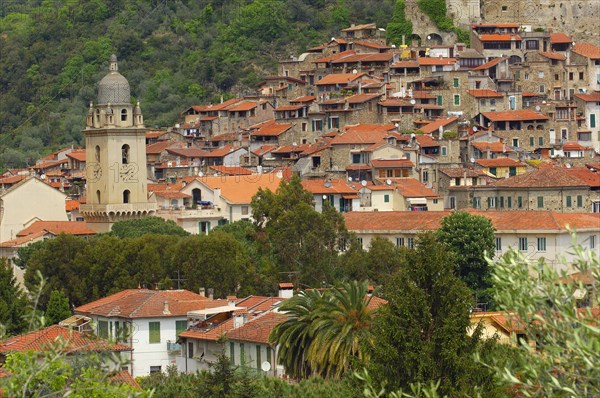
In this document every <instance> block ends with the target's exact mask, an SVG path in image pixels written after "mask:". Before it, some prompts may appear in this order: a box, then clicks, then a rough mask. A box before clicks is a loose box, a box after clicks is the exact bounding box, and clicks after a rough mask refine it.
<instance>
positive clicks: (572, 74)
mask: <svg viewBox="0 0 600 398" xmlns="http://www.w3.org/2000/svg"><path fill="white" fill-rule="evenodd" d="M574 75H575V74H574V73H573V72H569V80H573V79H574Z"/></svg>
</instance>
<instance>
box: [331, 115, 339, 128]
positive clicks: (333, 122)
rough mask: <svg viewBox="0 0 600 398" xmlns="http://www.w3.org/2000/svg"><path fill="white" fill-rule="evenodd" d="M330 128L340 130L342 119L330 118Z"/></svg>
mask: <svg viewBox="0 0 600 398" xmlns="http://www.w3.org/2000/svg"><path fill="white" fill-rule="evenodd" d="M329 128H330V129H339V128H340V118H339V117H337V116H331V117H329Z"/></svg>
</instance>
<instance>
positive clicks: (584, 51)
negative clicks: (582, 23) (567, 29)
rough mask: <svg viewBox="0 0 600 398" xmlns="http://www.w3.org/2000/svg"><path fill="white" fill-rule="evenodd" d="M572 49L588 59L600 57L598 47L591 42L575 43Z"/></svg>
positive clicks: (599, 48)
mask: <svg viewBox="0 0 600 398" xmlns="http://www.w3.org/2000/svg"><path fill="white" fill-rule="evenodd" d="M572 51H573V52H574V53H576V54H579V55H582V56H584V57H586V58H590V59H594V60H595V59H600V47H598V46H596V45H594V44H592V43H576V44H575V45H574V46H573V49H572Z"/></svg>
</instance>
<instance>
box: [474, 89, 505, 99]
mask: <svg viewBox="0 0 600 398" xmlns="http://www.w3.org/2000/svg"><path fill="white" fill-rule="evenodd" d="M468 93H469V94H471V95H472V96H473V97H475V98H502V97H504V96H503V95H502V94H500V93H499V92H497V91H496V90H489V89H475V90H469V91H468Z"/></svg>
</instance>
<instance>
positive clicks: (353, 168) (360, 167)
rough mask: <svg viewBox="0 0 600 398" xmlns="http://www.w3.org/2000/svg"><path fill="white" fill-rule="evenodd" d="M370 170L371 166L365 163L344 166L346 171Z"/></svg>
mask: <svg viewBox="0 0 600 398" xmlns="http://www.w3.org/2000/svg"><path fill="white" fill-rule="evenodd" d="M357 170H371V166H369V165H368V164H366V163H353V164H350V165H348V166H346V171H357Z"/></svg>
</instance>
